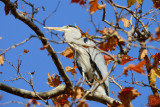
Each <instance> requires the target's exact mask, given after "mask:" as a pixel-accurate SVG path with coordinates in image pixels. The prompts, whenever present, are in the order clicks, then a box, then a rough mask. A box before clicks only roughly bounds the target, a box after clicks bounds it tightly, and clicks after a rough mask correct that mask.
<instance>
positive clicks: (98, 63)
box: [84, 38, 109, 95]
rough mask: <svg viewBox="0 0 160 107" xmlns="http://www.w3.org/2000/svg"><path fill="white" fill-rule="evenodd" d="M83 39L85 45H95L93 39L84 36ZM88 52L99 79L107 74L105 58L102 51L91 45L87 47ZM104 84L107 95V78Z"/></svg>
mask: <svg viewBox="0 0 160 107" xmlns="http://www.w3.org/2000/svg"><path fill="white" fill-rule="evenodd" d="M84 40H85V42H86V44H87V45H94V46H95V43H94V42H93V41H91V40H88V39H87V38H84ZM88 52H89V55H90V57H91V60H92V63H94V66H95V69H96V71H97V73H98V75H99V77H100V79H103V78H104V77H105V76H106V75H107V74H108V70H107V66H106V64H105V60H104V57H103V55H102V53H101V52H100V51H99V50H97V49H95V48H92V47H89V48H88ZM104 86H105V91H106V94H107V95H108V94H109V92H108V91H109V89H108V88H109V82H108V78H107V79H106V80H105V81H104Z"/></svg>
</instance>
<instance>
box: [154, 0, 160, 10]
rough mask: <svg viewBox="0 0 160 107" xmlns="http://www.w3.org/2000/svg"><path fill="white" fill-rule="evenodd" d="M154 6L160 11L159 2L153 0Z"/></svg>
mask: <svg viewBox="0 0 160 107" xmlns="http://www.w3.org/2000/svg"><path fill="white" fill-rule="evenodd" d="M152 2H153V4H154V7H155V8H156V9H159V10H160V1H159V0H152Z"/></svg>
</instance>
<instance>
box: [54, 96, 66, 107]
mask: <svg viewBox="0 0 160 107" xmlns="http://www.w3.org/2000/svg"><path fill="white" fill-rule="evenodd" d="M68 97H69V96H68V95H67V94H62V95H59V96H57V97H54V98H52V102H53V103H54V105H55V107H69V101H68Z"/></svg>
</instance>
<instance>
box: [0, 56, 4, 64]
mask: <svg viewBox="0 0 160 107" xmlns="http://www.w3.org/2000/svg"><path fill="white" fill-rule="evenodd" d="M3 64H4V58H3V56H2V55H0V65H3Z"/></svg>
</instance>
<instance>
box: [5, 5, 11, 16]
mask: <svg viewBox="0 0 160 107" xmlns="http://www.w3.org/2000/svg"><path fill="white" fill-rule="evenodd" d="M10 10H11V8H9V7H8V6H5V7H4V11H5V14H6V15H8V14H9V12H10Z"/></svg>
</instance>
